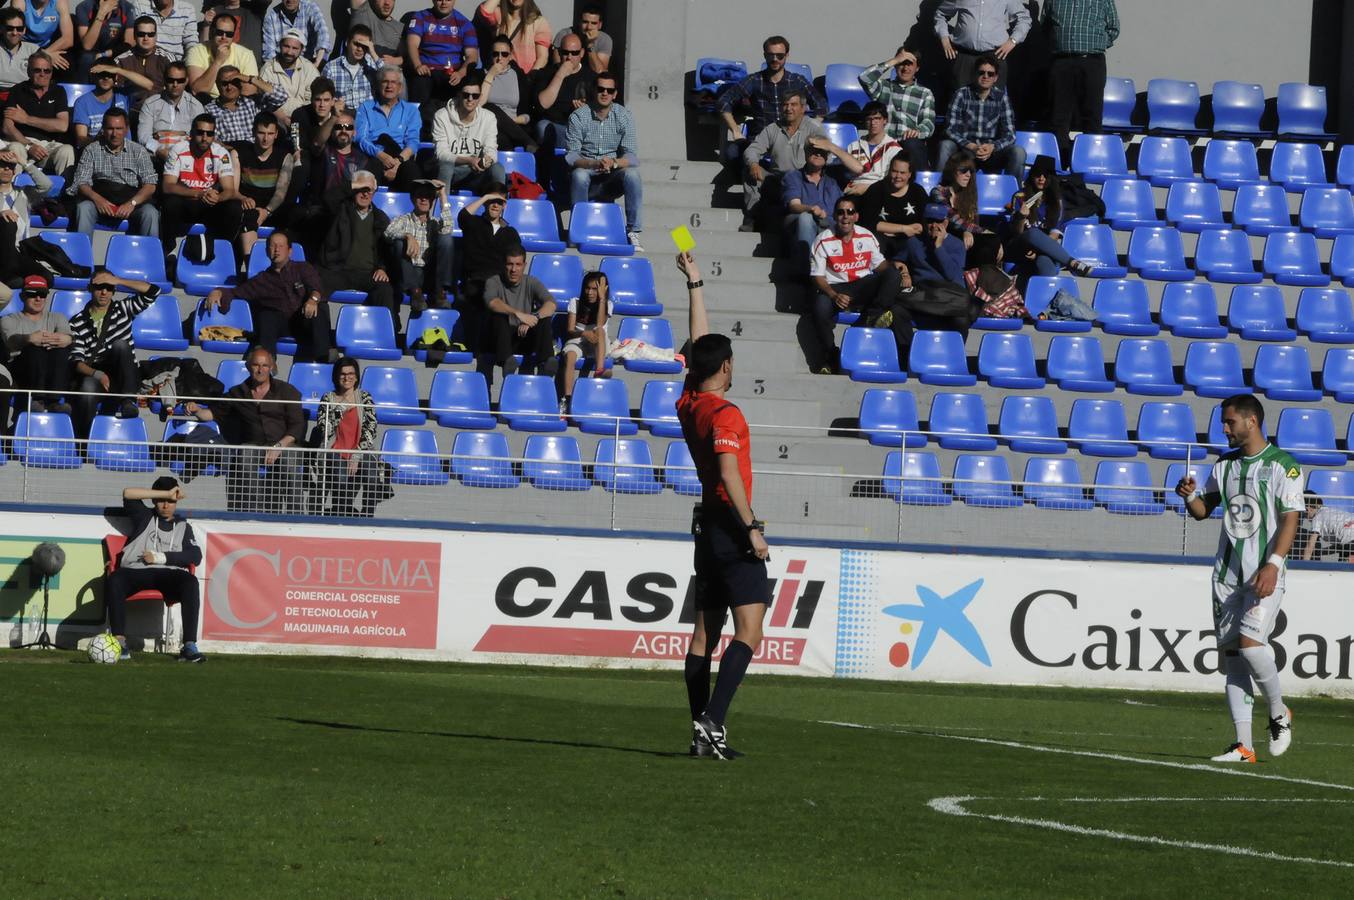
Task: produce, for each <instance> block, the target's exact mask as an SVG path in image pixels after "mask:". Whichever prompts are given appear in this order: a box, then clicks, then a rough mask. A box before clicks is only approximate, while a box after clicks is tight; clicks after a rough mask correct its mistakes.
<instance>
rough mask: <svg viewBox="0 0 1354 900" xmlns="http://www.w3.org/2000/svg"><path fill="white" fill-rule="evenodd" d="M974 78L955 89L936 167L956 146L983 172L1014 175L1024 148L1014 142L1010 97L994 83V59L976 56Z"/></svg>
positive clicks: (1020, 167)
mask: <svg viewBox="0 0 1354 900" xmlns="http://www.w3.org/2000/svg"><path fill="white" fill-rule="evenodd" d="M974 72H975V76H974V77H975V81H974V83H973V84H970V85H965V86H964V87H961V88H960V89H959V90H957V91H955V94H954V99H952V100H951V101H950V115H949V117H948V118H947V119H946V120H945V140H943V141H941V142H940V152H939V153H938V154H937V155H936V168H937V169H941V170H942V171H943V170H944V168H945V163H946V161H947V160H949V158H950V157H951V156H953V155H954V152H955V151H956V150H958V149H959V148H960V147H963V148H964V149H965V150H969V151H971V152H972V153H973V155H974V156H975V157H977V161H978V168H979V169H981V170H982V171H984V172H1005V173H1006V174H1008V175H1014V176H1015V177H1016V178H1017V179H1018V178H1020V177H1021V176H1022V175H1023V174H1025V148H1024V147H1021V146H1020V145H1019V144H1017V143H1016V142H1015V113H1014V112H1012V110H1011V100H1010V98H1009V97H1007V96H1006V91H1005V90H1004V89H1003V88H999V87H994V86H993V85H995V84H996V83H997V60H996V58H995V57H992V56H980V57H978V65H977V68H976V69H975V70H974Z"/></svg>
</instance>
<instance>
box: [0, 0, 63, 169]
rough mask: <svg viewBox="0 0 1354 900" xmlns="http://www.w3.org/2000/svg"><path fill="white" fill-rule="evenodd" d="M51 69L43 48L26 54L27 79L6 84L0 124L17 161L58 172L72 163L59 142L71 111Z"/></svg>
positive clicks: (50, 0)
mask: <svg viewBox="0 0 1354 900" xmlns="http://www.w3.org/2000/svg"><path fill="white" fill-rule="evenodd" d="M49 2H51V3H56V2H57V0H49ZM53 72H54V70H53V68H52V58H51V57H50V56H48V55H47V54H46V52H38V53H34V54H33V55H32V56H30V57H29V58H28V80H27V81H23V82H20V83H19V84H16V85H14V87H12V88H10V89H9V95H8V96H7V97H5V99H4V101H3V102H0V113H2V114H3V115H4V125H3V126H0V128H2V129H3V133H4V137H5V140H7V141H8V142H9V150H10V152H11V153H13V154H14V155H15V156H17V157H18V158H19V161H20V162H27V161H28V160H29V159H32V160H34V161H36V162H37V164H38V165H39V166H41V167H42V170H43V171H44V172H50V173H52V174H53V175H62V174H64V173H65V172H66V170H67V169H69V168H70V167H71V166H72V165H74V164H75V149H74V148H73V147H71V145H70V144H67V143H63V138H65V137H66V132H67V130H68V129H69V128H70V118H71V113H70V107H69V106H68V105H67V104H66V92H65V90H63V89H62V88H59V87H52V77H53Z"/></svg>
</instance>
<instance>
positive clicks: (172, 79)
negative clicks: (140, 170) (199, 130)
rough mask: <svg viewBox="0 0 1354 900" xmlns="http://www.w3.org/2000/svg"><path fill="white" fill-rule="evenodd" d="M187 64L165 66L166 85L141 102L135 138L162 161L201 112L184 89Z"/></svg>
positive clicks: (185, 88) (197, 103)
mask: <svg viewBox="0 0 1354 900" xmlns="http://www.w3.org/2000/svg"><path fill="white" fill-rule="evenodd" d="M187 87H188V67H187V66H185V65H184V64H183V63H181V62H172V63H170V64H169V65H168V66H166V67H165V87H164V90H163V91H161V92H160V93H158V94H154V95H152V96H150V97H147V98H146V101H145V102H144V103H142V104H141V115H140V116H139V117H138V118H137V123H136V140H137V143H139V144H140V145H141V146H143V147H145V148H146V149H147V150H149V151H150V152H151V153H154V154H155V158H156V159H157V160H159V161H161V162H163V161H164V160H165V159H167V158H168V157H169V151H170V150H171V149H172V148H173V147H174V145H175V144H177V143H179V142H180V141H183V140H186V139H187V138H188V131H189V128H190V127H191V125H192V123H193V120H194V119H196V118H197V117H198V116H200V115H202V112H203V108H202V103H201V101H199V100H198V99H197V98H196V97H194V96H193V95H192V94H191V93H189V92H188V90H187Z"/></svg>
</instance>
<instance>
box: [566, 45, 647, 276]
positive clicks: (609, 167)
mask: <svg viewBox="0 0 1354 900" xmlns="http://www.w3.org/2000/svg"><path fill="white" fill-rule="evenodd" d="M592 90H593V95H592V103H591V104H589V105H588V106H584V107H582V108H580V109H576V110H574V114H573V115H572V116H570V117H569V128H568V131H567V132H565V136H564V161H565V163H566V164H568V165H569V166H571V167H572V168H573V176H572V181H571V183H570V191H569V193H570V197H569V199H570V202H571V203H574V204H578V203H585V202H587V201H589V200H614V199H615V198H616V196H617V195H618V194H619V195H623V196H624V197H625V236H626V238H628V239H629V241H630V243H631V244H633V245H634V247H635V250H636V251H637V252H640V253H642V252H644V248H643V247H641V246H640V244H639V233H640V232H641V231H642V230H643V223H642V221H641V216H642V210H641V205H642V204H643V202H644V181H643V179H642V178H641V177H640V174H639V135H638V133H637V132H636V131H635V118H634V116H632V115H631V114H630V110H628V109H626V108H625V107H624V106H621V105H620V104H619V103H617V102H616V76H615V75H612V74H611V73H610V72H603V73H602V74H600V75H598V76H597V79H596V80H595V81H594V82H593V84H592Z"/></svg>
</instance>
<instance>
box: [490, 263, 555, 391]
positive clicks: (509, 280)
mask: <svg viewBox="0 0 1354 900" xmlns="http://www.w3.org/2000/svg"><path fill="white" fill-rule="evenodd" d="M484 307H485V309H486V310H487V311H488V313H489V315H488V317H487V318H488V327H487V338H488V339H487V342H486V344H485V346H482V347H481V348H480V355H479V371H480V372H481V373H483V375H484V378H485V380H486V381H487V382H489V383H490V384H492V383H493V381H494V366H498V367H500V368H501V369H503V374H504V375H511V374H513V373H514V372H516V371H518V366H517V361H516V359H514V358H513V355H514V354H518V353H520V354H521V355H522V356H523V361H522V372H523V373H524V374H533V373H538V374H541V375H550V376H553V375H554V374H555V371H556V369H557V367H558V364H557V360H556V359H555V338H554V334H553V332H552V330H551V317H552V316H553V315H554V314H555V300H554V298H553V297H551V296H550V292H549V291H547V290H546V289H545V285H543V284H541V282H540V281H539V280H538V279H537V278H536V277H535V276H532V275H528V274H527V251H525V250H523V249H522V247H521V246H517V247H511V248H509V249H508V250H507V252H506V253H505V254H504V263H503V271H502V272H501V273H499V274H498V275H494V276H492V277H491V278H489V280H488V281H486V282H485V284H484Z"/></svg>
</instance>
